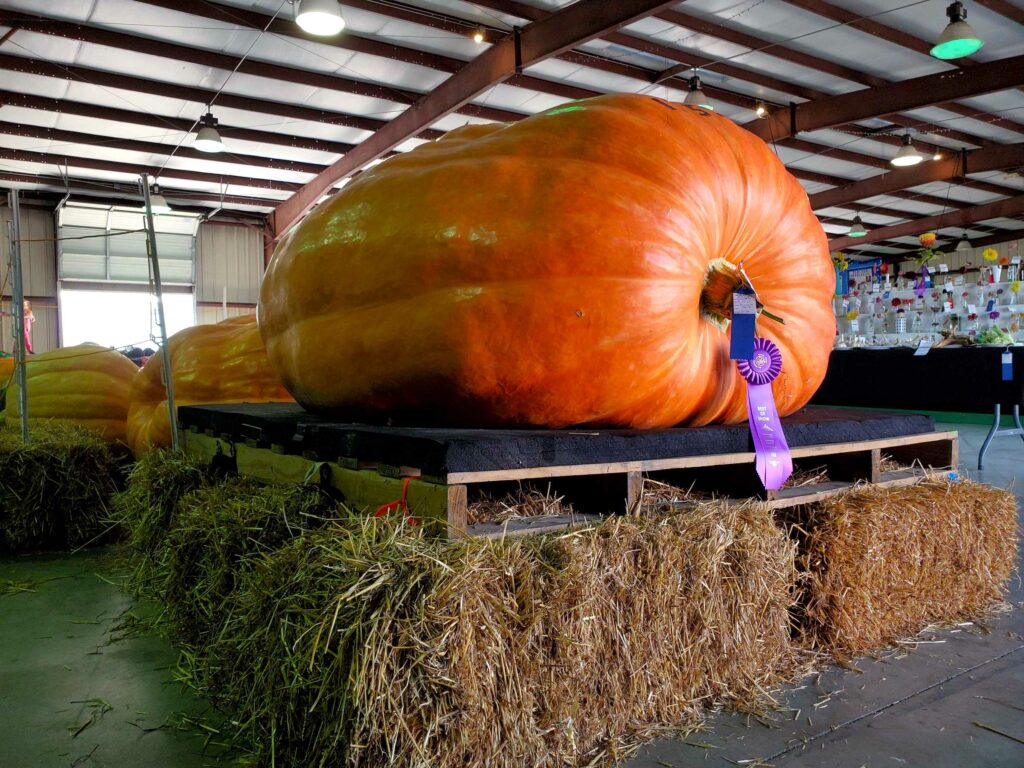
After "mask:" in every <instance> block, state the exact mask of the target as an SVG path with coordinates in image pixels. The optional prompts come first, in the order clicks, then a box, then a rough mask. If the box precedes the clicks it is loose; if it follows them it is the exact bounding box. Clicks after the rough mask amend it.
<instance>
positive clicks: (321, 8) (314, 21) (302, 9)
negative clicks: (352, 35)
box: [295, 0, 345, 37]
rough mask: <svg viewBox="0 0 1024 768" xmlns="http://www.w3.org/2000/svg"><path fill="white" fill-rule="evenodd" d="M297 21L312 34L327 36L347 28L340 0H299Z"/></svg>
mask: <svg viewBox="0 0 1024 768" xmlns="http://www.w3.org/2000/svg"><path fill="white" fill-rule="evenodd" d="M296 7H297V8H298V12H297V13H296V14H295V23H296V24H298V25H299V26H300V27H302V28H303V29H304V30H305V31H306V32H309V34H311V35H321V36H323V37H327V36H329V35H336V34H338V33H339V32H341V30H343V29H344V28H345V19H343V18H342V16H341V8H339V7H338V0H299V2H298V3H297V6H296Z"/></svg>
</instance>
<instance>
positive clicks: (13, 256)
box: [7, 189, 29, 443]
mask: <svg viewBox="0 0 1024 768" xmlns="http://www.w3.org/2000/svg"><path fill="white" fill-rule="evenodd" d="M7 200H8V202H9V203H10V206H11V221H10V224H9V225H8V229H7V236H8V242H9V243H10V251H9V258H10V264H11V272H12V291H11V296H12V297H11V305H12V306H11V314H12V315H14V375H15V380H16V381H17V382H18V410H19V411H20V412H21V439H22V440H23V441H24V442H26V443H27V442H28V438H29V434H28V387H27V386H26V379H27V376H26V375H25V373H26V372H25V286H24V284H23V283H22V278H21V203H20V201H19V200H18V190H16V189H14V190H11V191H10V192H9V193H8V194H7Z"/></svg>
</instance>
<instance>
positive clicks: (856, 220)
mask: <svg viewBox="0 0 1024 768" xmlns="http://www.w3.org/2000/svg"><path fill="white" fill-rule="evenodd" d="M867 233H868V231H867V230H866V229H865V228H864V222H863V221H861V220H860V214H858V215H856V216H854V217H853V224H851V225H850V231H849V232H847V233H846V236H847V237H864V236H866V235H867Z"/></svg>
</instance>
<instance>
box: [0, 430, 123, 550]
mask: <svg viewBox="0 0 1024 768" xmlns="http://www.w3.org/2000/svg"><path fill="white" fill-rule="evenodd" d="M122 474H123V471H122V467H121V465H120V463H119V460H118V458H117V457H116V456H115V455H114V453H113V452H112V451H111V448H110V445H109V444H108V443H106V442H104V440H103V439H102V438H100V437H99V436H98V435H96V434H94V433H92V432H90V431H88V430H85V429H82V428H76V427H69V426H64V425H57V424H37V425H35V426H34V427H33V428H32V439H31V442H29V444H28V445H25V444H23V443H22V442H21V435H20V434H18V433H16V432H14V431H11V430H6V431H4V430H0V551H25V550H34V549H50V548H56V549H66V548H68V547H76V546H79V545H82V544H86V543H89V542H91V541H93V540H95V539H97V537H100V536H101V535H102V534H103V533H104V531H105V530H106V528H107V526H106V524H105V520H106V518H107V516H108V514H109V508H110V506H111V505H112V499H113V496H114V494H115V493H116V491H117V490H118V486H119V484H120V483H121V479H122V478H121V476H122Z"/></svg>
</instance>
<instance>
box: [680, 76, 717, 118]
mask: <svg viewBox="0 0 1024 768" xmlns="http://www.w3.org/2000/svg"><path fill="white" fill-rule="evenodd" d="M683 104H685V105H687V106H689V107H701V108H702V109H706V110H708V111H709V112H714V111H715V108H714V106H713V105H712V104H711V99H709V98H708V95H707V94H706V93H704V91H703V90H701V83H700V78H699V77H698V76H697V75H696V74H694V75H693V77H691V78H690V92H689V93H688V94H686V98H685V99H683Z"/></svg>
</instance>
